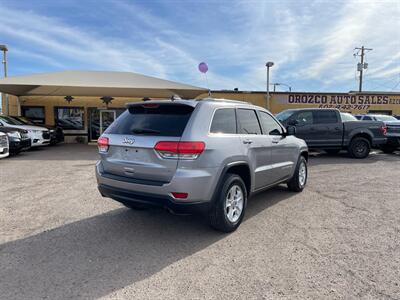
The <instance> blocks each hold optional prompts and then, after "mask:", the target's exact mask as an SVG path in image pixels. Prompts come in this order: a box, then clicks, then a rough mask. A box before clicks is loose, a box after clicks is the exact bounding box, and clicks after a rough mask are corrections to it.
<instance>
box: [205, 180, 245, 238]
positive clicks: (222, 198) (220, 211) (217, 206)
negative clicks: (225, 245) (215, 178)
mask: <svg viewBox="0 0 400 300" xmlns="http://www.w3.org/2000/svg"><path fill="white" fill-rule="evenodd" d="M234 186H236V187H239V188H240V189H241V193H242V196H243V207H242V210H241V212H240V215H239V218H238V219H237V220H236V221H235V222H231V221H230V220H229V219H228V216H227V207H226V201H227V197H228V193H229V191H230V189H231V188H233V187H234ZM246 204H247V190H246V185H245V184H244V182H243V180H242V178H241V177H240V176H238V175H236V174H230V173H227V174H226V175H225V177H224V179H223V181H222V186H220V187H219V191H218V193H217V195H216V199H215V202H214V205H213V207H212V208H211V210H210V212H209V222H210V225H211V226H212V227H213V228H214V229H216V230H218V231H222V232H232V231H235V230H236V229H237V228H238V227H239V225H240V223H241V222H242V220H243V217H244V214H245V210H246Z"/></svg>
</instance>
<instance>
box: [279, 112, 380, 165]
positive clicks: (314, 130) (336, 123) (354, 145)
mask: <svg viewBox="0 0 400 300" xmlns="http://www.w3.org/2000/svg"><path fill="white" fill-rule="evenodd" d="M276 117H277V119H278V120H279V121H280V122H281V123H282V124H284V125H285V126H295V127H296V136H297V137H298V138H301V139H303V140H305V141H306V143H307V145H308V147H309V148H310V149H323V150H325V151H326V152H328V153H331V154H333V153H337V152H339V151H340V150H342V149H345V150H347V151H348V152H349V154H350V155H351V156H352V157H354V158H365V157H367V156H368V155H369V152H370V149H371V148H373V147H379V146H380V145H384V144H385V143H386V140H387V138H386V132H387V128H386V126H385V124H384V123H383V122H377V121H370V122H360V121H358V120H357V119H356V118H353V119H351V118H352V116H351V115H349V114H343V113H341V112H340V111H339V110H337V109H320V108H314V109H313V108H310V109H308V108H307V109H288V110H284V111H282V112H281V113H279V114H277V116H276Z"/></svg>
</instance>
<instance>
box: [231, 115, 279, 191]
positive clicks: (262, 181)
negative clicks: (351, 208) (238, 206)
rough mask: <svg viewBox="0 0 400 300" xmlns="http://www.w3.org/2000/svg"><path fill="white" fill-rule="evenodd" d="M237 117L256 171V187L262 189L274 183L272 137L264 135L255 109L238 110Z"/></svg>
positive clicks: (242, 139) (239, 131)
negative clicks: (272, 175) (272, 176)
mask: <svg viewBox="0 0 400 300" xmlns="http://www.w3.org/2000/svg"><path fill="white" fill-rule="evenodd" d="M236 115H237V122H238V126H237V127H238V133H239V134H240V139H241V141H242V143H243V145H244V151H245V154H246V155H247V156H248V157H249V161H250V163H251V165H252V170H253V171H254V187H255V189H260V188H262V187H264V186H266V185H268V184H269V183H272V179H271V174H270V173H271V168H270V165H271V145H272V141H271V138H270V137H268V136H263V135H262V131H261V126H260V123H259V121H258V117H257V113H256V111H255V110H254V109H247V108H238V109H237V110H236Z"/></svg>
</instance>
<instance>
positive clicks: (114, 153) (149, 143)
mask: <svg viewBox="0 0 400 300" xmlns="http://www.w3.org/2000/svg"><path fill="white" fill-rule="evenodd" d="M193 110H194V107H193V106H190V105H186V104H182V103H174V102H166V103H159V102H156V103H154V102H150V103H141V104H133V105H130V106H129V108H128V110H126V111H125V112H124V113H123V114H122V115H121V116H120V117H119V118H118V119H117V120H116V121H115V122H114V123H113V124H112V125H110V126H109V127H108V128H107V130H106V131H105V133H104V135H103V136H104V137H108V139H109V148H108V152H107V153H105V154H103V155H102V163H103V168H104V172H105V174H106V175H107V174H110V175H113V176H120V177H124V178H119V179H125V178H126V179H131V180H132V181H133V182H138V183H148V184H152V183H153V184H163V183H167V182H170V181H171V179H172V177H173V176H174V174H175V171H176V168H177V164H178V161H177V160H176V159H165V158H161V157H160V156H159V154H157V153H156V151H155V150H154V146H155V145H156V144H157V142H159V141H179V140H180V139H181V136H182V134H183V131H184V130H185V128H186V125H187V123H188V121H189V118H190V116H191V114H192V112H193ZM117 179H118V178H117Z"/></svg>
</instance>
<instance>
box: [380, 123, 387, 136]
mask: <svg viewBox="0 0 400 300" xmlns="http://www.w3.org/2000/svg"><path fill="white" fill-rule="evenodd" d="M380 130H381V132H382V134H383V135H386V134H387V126H385V125H382V126H381V127H380Z"/></svg>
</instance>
